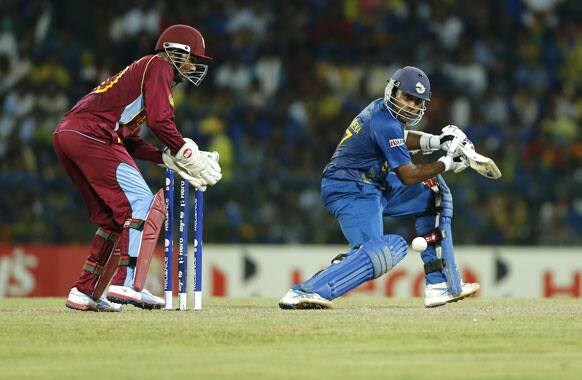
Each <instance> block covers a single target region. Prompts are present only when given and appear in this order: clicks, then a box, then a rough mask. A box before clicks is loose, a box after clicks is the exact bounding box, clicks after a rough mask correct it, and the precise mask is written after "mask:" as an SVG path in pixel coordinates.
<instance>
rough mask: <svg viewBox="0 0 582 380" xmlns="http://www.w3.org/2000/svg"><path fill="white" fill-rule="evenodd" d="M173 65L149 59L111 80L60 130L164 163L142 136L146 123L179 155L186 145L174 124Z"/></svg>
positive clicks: (67, 118)
mask: <svg viewBox="0 0 582 380" xmlns="http://www.w3.org/2000/svg"><path fill="white" fill-rule="evenodd" d="M173 78H174V70H173V66H172V64H171V63H170V62H167V61H165V60H163V59H162V58H160V57H158V56H156V55H147V56H145V57H142V58H141V59H139V60H137V61H135V62H133V63H132V64H130V65H129V66H127V67H126V68H124V69H123V70H121V71H120V72H119V73H117V74H116V75H114V76H112V77H111V78H109V79H107V80H106V81H104V82H103V83H101V84H100V85H98V86H97V87H95V88H94V89H93V90H92V91H91V92H90V93H89V94H87V95H85V96H84V97H83V98H82V99H81V100H79V102H77V104H76V105H75V106H74V107H73V108H72V109H71V110H70V111H69V112H67V113H66V114H65V116H64V117H63V120H61V122H60V123H59V125H58V126H57V129H56V132H64V131H67V130H74V131H76V132H80V133H82V134H84V135H87V136H90V137H93V138H96V139H99V140H105V141H109V142H114V143H124V144H125V146H126V147H127V149H128V151H129V153H130V154H131V155H132V156H134V157H137V158H140V159H146V160H148V161H155V162H161V153H160V151H159V149H157V148H156V147H154V146H153V145H151V144H148V143H147V142H145V141H144V140H143V139H142V138H141V137H140V136H139V135H138V134H139V131H140V129H141V126H142V125H143V124H144V122H146V123H147V126H148V127H149V128H150V129H151V130H152V131H153V133H154V134H155V135H156V137H157V138H158V139H159V140H160V141H161V142H162V143H164V144H165V145H166V146H168V147H169V148H170V149H171V150H172V152H173V153H176V152H177V151H178V150H179V149H180V148H181V147H182V145H184V141H183V138H182V135H181V133H180V132H179V131H178V130H177V128H176V125H175V123H174V102H173V99H172V82H173Z"/></svg>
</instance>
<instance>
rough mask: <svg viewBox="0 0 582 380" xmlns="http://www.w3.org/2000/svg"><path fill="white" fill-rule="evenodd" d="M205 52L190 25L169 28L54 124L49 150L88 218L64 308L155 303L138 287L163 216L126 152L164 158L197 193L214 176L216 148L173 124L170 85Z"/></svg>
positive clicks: (200, 62)
mask: <svg viewBox="0 0 582 380" xmlns="http://www.w3.org/2000/svg"><path fill="white" fill-rule="evenodd" d="M209 59H211V58H209V57H207V56H206V55H205V44H204V38H203V37H202V34H200V32H199V31H198V30H196V29H195V28H193V27H190V26H187V25H173V26H170V27H169V28H167V29H166V30H165V31H164V32H163V33H162V34H161V35H160V37H159V39H158V41H157V43H156V46H155V52H154V54H151V55H146V56H145V57H142V58H140V59H138V60H137V61H135V62H133V63H131V64H130V65H129V66H127V67H125V68H124V69H123V70H121V71H120V72H119V73H117V74H115V75H114V76H112V77H111V78H109V79H107V80H106V81H104V82H103V83H101V84H100V85H98V86H97V87H95V88H94V89H93V90H92V91H91V92H90V93H89V94H88V95H86V96H85V97H83V98H82V99H81V100H80V101H79V102H78V103H77V104H76V105H75V106H74V107H73V108H72V109H71V110H70V111H69V112H67V113H66V114H65V116H64V117H63V119H62V120H61V121H60V122H59V124H58V126H57V128H56V130H55V132H54V136H53V145H54V148H55V151H56V153H57V156H58V158H59V160H60V162H61V164H62V165H63V167H64V169H65V171H66V172H67V174H68V175H69V177H70V178H71V180H72V181H73V183H74V184H75V185H76V187H77V188H78V189H79V191H80V192H81V195H82V196H83V199H84V200H85V204H86V206H87V210H88V212H89V218H90V219H91V221H93V222H94V223H95V224H97V225H98V229H97V232H96V233H95V236H94V237H93V242H92V244H91V251H90V254H89V256H88V257H87V260H86V261H85V264H84V266H83V271H82V273H81V275H80V277H79V278H78V279H77V281H76V282H75V284H74V286H73V288H72V289H71V291H70V293H69V296H68V299H67V302H66V306H67V307H69V308H71V309H75V310H92V311H120V310H121V305H120V304H133V305H135V306H138V307H141V308H146V309H153V308H160V307H162V306H163V305H164V300H163V299H162V298H160V297H157V296H154V295H153V294H151V293H150V292H149V291H147V290H146V289H145V288H144V284H145V280H146V275H147V272H148V268H149V265H150V262H151V258H152V254H153V251H154V247H155V245H156V242H157V239H158V235H159V232H160V229H161V227H162V224H163V221H164V196H163V191H162V190H160V191H158V192H157V193H156V194H155V195H154V194H153V193H152V191H151V190H150V188H149V187H148V185H147V184H146V182H145V181H144V179H143V177H142V175H141V173H140V171H139V169H138V167H137V165H136V164H135V162H134V158H137V159H140V160H145V161H149V162H152V163H155V164H165V165H166V166H168V167H170V168H172V169H174V170H175V171H176V172H177V173H178V174H180V175H181V176H182V177H183V178H185V179H187V180H188V181H189V182H190V183H191V184H192V185H193V186H195V187H196V188H197V189H199V190H205V189H206V186H213V185H215V184H216V183H217V182H218V181H219V180H220V179H221V177H222V174H221V169H220V165H219V163H218V155H217V154H215V153H209V152H204V151H201V150H199V149H198V146H197V145H196V143H194V142H193V141H192V140H190V139H185V138H184V137H183V136H182V134H180V132H179V131H178V129H177V128H176V125H175V124H174V102H173V100H172V87H174V86H175V85H177V84H179V83H181V82H183V81H186V80H187V81H189V82H191V83H193V84H194V85H196V86H198V85H199V84H200V82H201V81H202V79H203V78H204V76H205V75H206V72H207V69H208V66H207V64H205V63H204V62H206V61H208V60H209ZM143 126H147V127H149V128H150V129H151V131H152V132H153V134H154V135H155V136H156V137H157V138H158V139H159V140H160V141H161V142H162V143H163V144H164V145H165V146H166V147H167V148H166V150H165V151H164V152H162V151H161V150H160V149H158V148H157V147H155V146H153V145H151V144H149V143H147V142H146V141H144V139H143V138H142V137H140V136H139V132H140V129H141V128H142V127H143ZM116 273H117V274H116ZM114 275H115V278H114ZM110 283H111V286H109V284H110ZM108 286H109V287H108ZM107 288H108V289H107ZM106 289H107V293H106V294H105V291H106ZM110 301H113V302H110Z"/></svg>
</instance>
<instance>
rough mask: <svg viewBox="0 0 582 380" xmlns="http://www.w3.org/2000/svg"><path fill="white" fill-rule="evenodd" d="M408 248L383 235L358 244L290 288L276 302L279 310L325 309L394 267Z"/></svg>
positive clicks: (395, 239)
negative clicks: (346, 253) (337, 299)
mask: <svg viewBox="0 0 582 380" xmlns="http://www.w3.org/2000/svg"><path fill="white" fill-rule="evenodd" d="M407 252H408V246H407V244H406V241H405V240H404V238H402V237H401V236H398V235H384V236H381V237H379V238H376V239H372V240H370V241H367V242H366V243H364V244H362V246H360V247H359V248H356V249H355V252H350V254H348V255H347V256H346V257H345V258H344V259H343V260H341V261H339V262H336V263H335V264H332V265H330V266H329V267H327V268H326V269H324V270H323V271H321V272H318V273H316V274H315V275H314V276H313V277H311V278H310V279H309V280H307V281H305V282H303V283H301V284H299V285H296V286H294V287H293V288H292V289H290V290H289V291H288V292H287V294H286V295H285V296H284V297H283V298H282V299H281V300H280V301H279V306H280V307H281V308H282V309H322V308H324V309H327V308H330V307H332V305H331V302H330V301H331V300H333V299H335V298H338V297H340V296H342V295H343V294H345V293H347V292H349V291H350V290H352V289H355V288H356V287H358V286H359V285H361V284H363V283H364V282H366V281H369V280H372V279H375V278H378V277H380V276H382V275H383V274H385V273H387V272H388V271H389V270H390V269H392V268H393V267H394V266H395V265H396V264H398V263H399V262H400V261H401V260H402V259H403V258H404V256H406V253H407Z"/></svg>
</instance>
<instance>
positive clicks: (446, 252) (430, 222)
mask: <svg viewBox="0 0 582 380" xmlns="http://www.w3.org/2000/svg"><path fill="white" fill-rule="evenodd" d="M430 96H431V91H430V82H429V79H428V77H427V76H426V74H425V73H424V72H423V71H422V70H420V69H418V68H416V67H411V66H406V67H403V68H400V69H399V70H397V71H396V72H395V73H394V74H393V75H392V77H391V78H390V79H389V81H388V84H387V85H386V89H385V92H384V98H379V99H376V100H374V101H372V102H371V103H370V104H369V105H368V106H367V107H366V108H364V109H363V110H362V111H361V112H360V114H359V115H357V116H356V117H355V118H354V120H353V121H352V123H351V124H350V126H349V127H348V128H347V129H346V131H345V133H344V135H343V137H342V139H341V140H340V142H339V144H338V146H337V148H336V150H335V152H334V154H333V156H332V158H331V161H330V162H329V163H328V165H327V166H326V168H325V170H324V172H323V179H322V182H321V197H322V200H323V202H324V204H325V207H326V208H327V209H328V210H329V211H330V212H331V213H332V214H333V215H334V216H335V217H336V218H337V220H338V222H339V224H340V227H341V230H342V232H343V234H344V236H345V238H346V239H347V241H348V242H349V244H350V251H349V252H348V253H346V254H340V255H338V256H336V258H334V259H333V260H332V264H331V265H330V266H329V267H327V268H326V269H324V270H322V271H320V272H318V273H316V274H315V275H314V276H313V277H311V278H310V279H308V280H306V281H304V282H302V283H300V284H298V285H295V286H293V288H291V289H290V290H289V291H288V292H287V294H286V295H285V296H284V297H283V298H282V299H281V300H280V301H279V306H280V307H281V308H282V309H327V308H331V307H333V304H332V302H331V301H332V300H333V299H335V298H338V297H340V296H341V295H343V294H345V293H347V292H349V291H350V290H352V289H354V288H356V287H357V286H359V285H360V284H362V283H364V282H366V281H369V280H372V279H375V278H378V277H380V276H382V275H383V274H385V273H387V272H388V271H389V270H391V269H392V268H394V266H396V265H397V264H398V263H399V262H400V261H401V260H402V259H403V258H404V256H405V255H406V254H407V252H408V245H407V243H406V241H405V240H404V238H402V237H401V236H399V235H394V234H384V231H383V216H393V217H402V216H415V217H416V233H417V235H418V236H420V237H424V239H425V240H426V241H427V243H428V247H427V248H426V249H425V250H424V251H423V252H422V253H421V257H422V260H423V262H424V270H425V280H426V288H425V298H424V305H425V306H426V307H435V306H440V305H445V304H446V303H448V302H454V301H458V300H460V299H462V298H465V297H467V296H470V295H472V294H474V293H475V292H476V291H477V290H478V289H479V284H476V283H463V282H462V281H461V278H460V275H459V272H458V270H457V266H456V263H455V256H454V250H453V235H452V233H451V219H452V217H453V198H452V195H451V191H450V190H449V188H448V186H447V185H446V183H445V181H444V179H443V177H442V176H441V175H440V174H441V173H444V172H448V171H453V172H454V173H460V172H461V171H463V170H464V169H465V168H467V167H468V162H467V158H466V157H465V156H464V155H463V154H462V153H461V152H462V151H463V149H466V148H467V147H468V146H469V145H470V146H472V144H471V142H470V141H469V140H468V139H467V138H466V136H465V134H464V133H463V132H462V131H461V130H460V129H459V128H457V127H455V126H447V127H445V128H443V133H442V134H441V135H440V136H436V135H431V134H427V133H422V132H417V131H408V130H407V129H406V128H407V127H411V126H414V125H416V124H418V123H419V122H420V120H421V119H422V117H423V115H424V112H425V111H426V103H427V102H429V101H430ZM417 150H420V151H422V152H423V153H426V154H428V153H432V152H434V151H437V150H444V151H446V152H447V153H446V155H444V156H443V157H441V158H439V159H438V160H437V161H434V162H432V163H429V164H424V165H415V164H413V163H412V160H411V156H410V154H411V151H417Z"/></svg>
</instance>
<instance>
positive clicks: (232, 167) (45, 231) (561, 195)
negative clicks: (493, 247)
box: [0, 0, 582, 245]
mask: <svg viewBox="0 0 582 380" xmlns="http://www.w3.org/2000/svg"><path fill="white" fill-rule="evenodd" d="M0 10H1V12H0V104H1V105H2V107H1V110H0V188H1V189H2V190H1V192H0V241H3V242H59V243H62V242H77V241H80V242H88V241H89V239H90V236H91V235H92V234H93V233H94V230H95V226H93V225H91V224H90V222H89V221H88V218H87V215H86V210H85V208H84V205H83V202H82V200H81V198H80V196H79V195H78V193H77V190H76V189H75V188H74V187H73V185H72V183H71V182H70V180H69V179H68V178H67V177H66V176H65V174H64V172H63V170H62V169H61V167H60V165H59V163H58V161H57V158H56V156H55V154H54V151H53V148H52V145H51V136H52V133H53V130H54V128H55V126H56V124H57V122H58V121H59V119H60V118H61V116H62V115H63V114H64V113H65V112H66V111H67V110H68V109H69V108H70V107H72V106H73V105H74V104H75V102H76V101H77V100H79V99H80V98H81V97H82V96H83V95H85V94H86V93H87V92H89V91H90V90H91V89H92V88H93V87H94V86H95V85H96V84H98V83H99V82H100V81H102V80H104V79H105V78H107V77H108V76H110V75H112V74H115V73H116V72H118V71H120V70H121V69H123V68H124V67H125V66H126V65H127V64H129V63H131V62H132V61H134V60H136V59H138V58H139V57H141V56H142V55H145V54H149V53H151V52H152V51H153V47H154V45H155V42H156V40H157V37H158V35H159V33H160V32H161V31H162V30H163V29H164V28H165V27H167V26H169V25H171V24H174V23H185V24H189V25H192V26H195V27H196V28H198V29H199V30H200V31H201V32H202V33H203V35H204V36H205V39H206V45H207V54H209V55H211V56H213V57H214V61H212V63H211V64H210V68H209V74H208V76H207V77H206V78H205V80H204V81H203V82H202V85H201V86H200V87H194V86H192V85H182V86H179V87H178V88H176V89H175V93H174V99H175V104H176V108H175V109H176V123H177V126H178V128H179V129H180V130H181V132H182V133H183V134H184V135H185V136H189V137H192V138H193V139H194V140H195V141H197V142H198V144H199V145H200V146H201V147H203V148H205V149H206V150H217V151H219V152H220V155H221V162H222V167H223V170H224V179H223V180H222V182H221V183H220V184H219V185H218V186H216V187H215V188H212V189H211V190H210V191H208V192H207V194H206V200H207V201H206V206H207V210H206V213H205V221H204V229H205V240H206V241H209V242H215V243H218V242H220V243H234V242H243V243H248V242H253V243H343V242H344V240H343V237H342V235H341V232H340V231H339V228H338V226H337V224H336V222H335V220H334V219H333V218H332V217H331V216H330V215H329V214H328V212H327V211H326V210H325V209H324V208H323V206H322V205H321V201H320V198H319V183H320V175H321V171H322V169H323V167H324V166H325V164H326V163H327V161H328V159H329V157H330V156H331V154H332V153H333V150H334V149H335V146H336V144H337V142H338V141H339V139H340V137H341V136H342V134H343V132H344V130H345V128H346V127H347V126H348V125H349V123H350V121H351V119H352V118H353V117H354V116H355V115H356V114H357V113H358V112H359V110H360V109H361V108H362V107H364V106H365V105H366V104H368V103H369V102H370V101H371V100H373V99H375V98H378V97H381V96H383V90H384V86H385V84H386V81H387V79H388V78H389V76H390V74H391V73H393V72H394V70H395V69H396V68H398V67H399V66H403V65H415V66H418V67H420V68H422V69H423V70H424V71H425V72H427V74H428V75H429V78H430V79H431V83H432V95H433V96H432V101H431V102H430V104H429V110H428V112H427V114H426V115H425V118H424V121H423V123H422V125H421V126H420V129H422V130H425V131H427V132H431V133H437V134H438V133H439V131H440V129H441V128H442V127H443V126H445V125H446V124H449V123H452V124H456V125H458V126H460V127H461V128H463V129H464V130H465V131H466V133H467V134H468V135H469V137H470V138H471V139H472V140H473V141H474V142H475V144H476V146H477V149H478V151H480V152H481V153H483V154H485V155H488V156H491V157H493V158H494V159H495V160H496V161H497V163H498V164H499V166H500V168H501V170H502V172H503V178H502V179H501V180H499V181H490V180H487V179H485V178H483V177H480V176H478V175H477V174H476V173H475V172H472V171H470V170H467V171H465V172H463V173H462V174H459V175H454V174H446V178H447V181H448V182H449V184H450V185H451V187H452V190H453V195H454V199H455V219H454V233H455V241H456V243H457V244H515V245H529V244H545V245H571V244H581V243H582V165H581V164H580V163H581V161H582V133H581V128H580V122H581V116H582V98H581V97H580V95H581V90H582V75H581V74H582V39H581V36H582V6H581V3H580V2H579V1H560V0H491V1H462V0H456V1H455V0H449V1H444V0H433V1H418V0H417V1H414V0H408V1H404V0H337V1H333V0H328V1H326V0H312V1H307V0H298V1H285V0H271V1H252V0H249V1H244V0H239V1H234V0H232V1H204V2H191V1H187V0H181V1H180V0H175V1H171V2H168V1H162V0H159V1H123V2H97V1H75V0H63V1H52V2H51V1H38V0H37V1H23V0H20V1H19V0H4V1H2V2H1V4H0ZM146 136H147V138H148V139H152V136H151V135H147V132H146ZM151 141H153V142H154V141H155V139H152V140H151ZM418 159H419V160H420V161H422V160H423V159H426V158H425V157H419V158H418ZM140 167H141V168H142V170H143V172H144V176H145V177H146V179H147V181H148V183H149V184H150V186H151V187H152V190H154V191H155V190H156V189H158V188H159V187H161V186H162V184H163V181H164V174H165V173H164V171H163V169H161V168H159V167H157V166H155V165H147V164H146V165H143V164H140ZM386 224H387V225H386V227H387V230H390V231H393V232H396V233H400V234H402V235H404V236H405V237H407V238H410V237H412V236H413V234H414V225H413V223H412V221H409V220H406V219H405V220H392V219H390V220H387V221H386Z"/></svg>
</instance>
